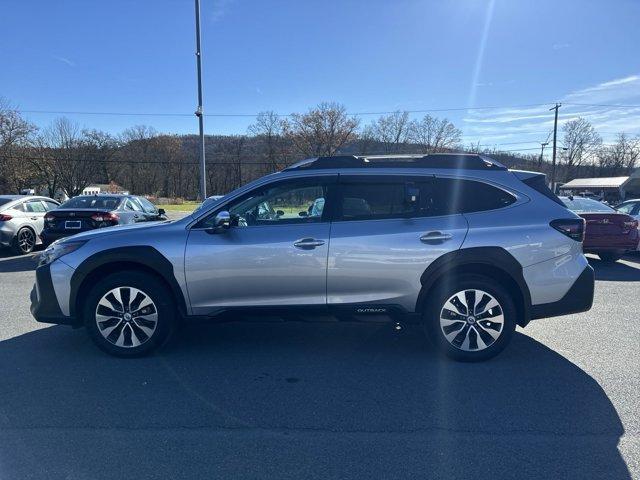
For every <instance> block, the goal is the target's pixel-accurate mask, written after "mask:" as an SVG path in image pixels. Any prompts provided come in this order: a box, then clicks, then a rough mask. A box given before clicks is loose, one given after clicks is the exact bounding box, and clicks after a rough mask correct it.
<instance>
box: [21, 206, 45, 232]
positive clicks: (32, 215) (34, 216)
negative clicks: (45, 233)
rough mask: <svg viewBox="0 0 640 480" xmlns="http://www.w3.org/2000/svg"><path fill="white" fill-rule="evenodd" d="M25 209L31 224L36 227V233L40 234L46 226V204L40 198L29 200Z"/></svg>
mask: <svg viewBox="0 0 640 480" xmlns="http://www.w3.org/2000/svg"><path fill="white" fill-rule="evenodd" d="M24 210H25V213H24V215H25V216H26V218H27V219H28V223H29V225H31V226H32V227H33V228H34V230H35V232H36V235H40V234H41V233H42V229H43V228H44V216H45V214H46V213H47V208H46V206H45V204H44V203H43V202H42V201H40V200H28V201H26V202H25V203H24Z"/></svg>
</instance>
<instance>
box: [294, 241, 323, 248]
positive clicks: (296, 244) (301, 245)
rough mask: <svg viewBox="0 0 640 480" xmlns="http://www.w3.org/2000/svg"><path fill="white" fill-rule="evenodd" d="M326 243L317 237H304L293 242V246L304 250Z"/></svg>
mask: <svg viewBox="0 0 640 480" xmlns="http://www.w3.org/2000/svg"><path fill="white" fill-rule="evenodd" d="M322 245H324V240H316V239H315V238H302V239H300V240H296V241H295V242H293V246H294V247H296V248H300V249H302V250H313V249H314V248H316V247H321V246H322Z"/></svg>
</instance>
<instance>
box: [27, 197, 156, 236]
mask: <svg viewBox="0 0 640 480" xmlns="http://www.w3.org/2000/svg"><path fill="white" fill-rule="evenodd" d="M164 214H165V212H164V210H163V209H158V208H156V206H155V205H154V204H153V203H151V202H150V201H149V200H147V199H146V198H144V197H137V196H134V195H111V194H109V195H105V194H99V195H81V196H79V197H74V198H72V199H71V200H68V201H67V202H65V203H63V204H62V205H60V208H58V209H56V210H54V211H51V212H48V213H47V214H46V215H45V217H44V229H43V230H42V233H41V234H40V237H41V238H42V243H44V244H45V245H50V244H51V243H53V242H54V241H56V240H58V239H59V238H63V237H68V236H70V235H75V234H76V233H80V232H86V231H87V230H93V229H96V228H104V227H112V226H115V225H127V224H131V223H136V222H149V221H156V220H165V219H166V218H165V216H164Z"/></svg>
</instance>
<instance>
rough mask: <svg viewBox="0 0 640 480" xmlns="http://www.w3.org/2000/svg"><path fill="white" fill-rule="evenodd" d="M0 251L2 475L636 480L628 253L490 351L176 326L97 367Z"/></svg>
mask: <svg viewBox="0 0 640 480" xmlns="http://www.w3.org/2000/svg"><path fill="white" fill-rule="evenodd" d="M9 255H10V254H9V253H7V252H0V301H1V304H0V305H1V306H0V368H1V370H2V375H1V382H2V383H1V385H2V387H1V388H0V478H10V479H15V478H66V479H94V478H96V479H97V478H279V479H281V478H296V479H301V478H305V479H307V478H354V477H362V478H456V479H458V478H487V479H489V478H491V479H495V478H519V479H522V478H576V479H584V478H619V479H624V478H640V394H639V392H640V368H639V367H640V360H639V357H638V356H639V353H640V318H639V316H638V312H640V256H636V257H628V258H627V259H626V260H625V261H622V262H619V263H617V264H614V265H605V264H603V263H601V262H600V261H598V260H596V259H591V263H592V265H593V266H594V268H595V270H596V276H597V285H596V299H595V305H594V308H593V309H592V310H591V311H590V312H587V313H583V314H579V315H572V316H567V317H561V318H554V319H548V320H539V321H536V322H534V323H532V324H531V325H530V326H529V327H527V328H526V329H518V333H517V334H516V336H515V338H514V341H513V343H512V345H511V346H510V347H509V348H508V349H507V350H506V351H505V352H503V353H502V354H501V355H500V356H499V357H497V358H496V359H494V360H492V361H489V362H486V363H482V364H460V363H453V362H449V361H443V360H440V359H439V358H437V357H436V356H435V355H434V353H433V351H432V349H431V347H430V346H429V345H428V343H426V342H425V340H424V339H423V337H422V335H421V332H420V331H418V330H417V329H415V328H408V329H406V330H405V331H404V332H403V333H401V334H395V333H394V332H393V331H392V330H391V328H390V327H389V326H385V325H363V324H348V323H337V322H336V323H326V322H325V323H317V322H316V323H314V322H308V323H285V322H279V323H278V322H275V323H274V322H271V323H267V322H244V323H240V322H230V323H223V324H218V325H210V326H190V327H187V328H185V329H183V330H182V331H181V332H180V334H179V335H178V337H177V338H175V339H174V341H173V342H171V343H170V344H169V345H168V346H167V347H166V348H164V349H163V350H162V351H161V353H160V354H158V355H156V356H153V357H149V358H143V359H136V360H122V359H117V358H111V357H108V356H106V355H104V354H103V353H101V352H100V351H99V350H97V349H96V348H95V347H94V346H93V345H92V344H91V343H90V341H89V340H88V338H87V336H86V334H85V332H84V331H83V330H72V329H71V328H69V327H62V326H46V325H41V324H37V323H36V322H35V321H34V320H33V319H32V317H31V315H30V314H29V300H28V299H29V291H30V289H31V286H32V283H33V277H34V274H33V268H34V258H33V257H32V256H30V257H12V256H9Z"/></svg>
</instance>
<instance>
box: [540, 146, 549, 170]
mask: <svg viewBox="0 0 640 480" xmlns="http://www.w3.org/2000/svg"><path fill="white" fill-rule="evenodd" d="M547 145H549V144H548V143H547V142H544V143H541V144H540V146H541V147H542V150H540V160H539V161H538V166H539V167H542V161H543V158H544V147H546V146H547Z"/></svg>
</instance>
